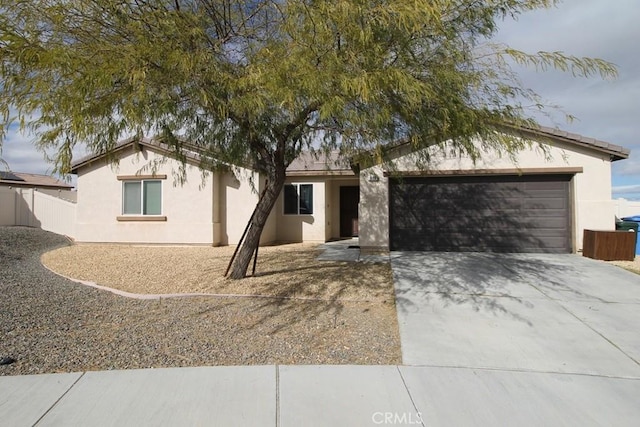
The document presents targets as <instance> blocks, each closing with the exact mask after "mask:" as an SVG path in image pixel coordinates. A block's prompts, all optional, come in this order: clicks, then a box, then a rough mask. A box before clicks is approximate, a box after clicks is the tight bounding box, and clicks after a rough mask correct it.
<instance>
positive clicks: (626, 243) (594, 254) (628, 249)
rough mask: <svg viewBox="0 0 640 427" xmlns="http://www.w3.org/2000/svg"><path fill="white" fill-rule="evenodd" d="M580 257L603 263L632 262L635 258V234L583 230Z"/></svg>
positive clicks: (629, 232) (619, 231)
mask: <svg viewBox="0 0 640 427" xmlns="http://www.w3.org/2000/svg"><path fill="white" fill-rule="evenodd" d="M582 255H584V256H586V257H589V258H593V259H599V260H603V261H633V260H634V259H635V256H636V233H634V232H633V231H622V230H617V231H609V230H584V235H583V239H582Z"/></svg>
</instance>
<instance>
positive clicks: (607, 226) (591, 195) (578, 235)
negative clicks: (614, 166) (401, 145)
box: [360, 144, 615, 250]
mask: <svg viewBox="0 0 640 427" xmlns="http://www.w3.org/2000/svg"><path fill="white" fill-rule="evenodd" d="M513 168H519V169H523V170H526V169H539V168H582V172H581V173H577V174H576V175H575V176H574V179H573V181H572V193H573V200H572V202H573V204H574V205H573V206H572V212H573V224H574V230H573V235H574V242H575V244H574V246H575V249H578V250H579V249H581V248H582V233H583V230H584V229H599V230H612V229H614V228H615V224H614V204H613V202H612V200H611V162H610V161H609V156H608V155H607V154H601V153H598V152H595V151H593V150H589V149H583V148H580V147H577V146H573V145H571V146H569V145H564V144H556V145H554V146H549V147H548V152H547V153H544V152H543V151H542V150H540V148H539V147H536V146H534V147H532V148H530V149H526V150H523V151H521V152H520V153H518V155H517V156H516V160H515V161H513V160H512V159H510V158H509V157H508V156H500V155H498V154H497V153H495V152H488V153H485V154H484V156H483V157H482V159H481V160H478V161H477V162H476V163H475V164H474V163H473V161H472V160H471V159H470V158H466V157H458V158H450V157H449V158H447V157H445V156H444V155H443V154H442V153H441V152H439V151H436V150H434V151H433V154H432V157H431V162H430V164H429V170H431V171H453V170H457V171H460V170H464V171H467V170H474V169H481V170H486V169H513ZM392 170H395V171H398V172H406V171H413V170H415V158H413V156H412V155H408V156H404V157H400V158H398V159H396V160H395V161H394V167H393V168H392ZM373 176H375V177H376V178H372V177H373ZM388 192H389V183H388V178H387V177H386V176H384V169H383V167H382V166H374V167H372V168H369V169H366V170H364V171H362V172H361V174H360V244H361V246H364V247H388V245H389V223H388V217H389V193H388Z"/></svg>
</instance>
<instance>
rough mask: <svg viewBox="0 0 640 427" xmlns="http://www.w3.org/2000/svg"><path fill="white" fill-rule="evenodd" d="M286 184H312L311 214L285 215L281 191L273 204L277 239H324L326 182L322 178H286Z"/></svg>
mask: <svg viewBox="0 0 640 427" xmlns="http://www.w3.org/2000/svg"><path fill="white" fill-rule="evenodd" d="M286 183H287V184H312V185H313V214H312V215H285V214H284V196H283V194H282V193H281V194H280V197H278V200H277V201H276V205H275V206H274V208H273V209H274V214H275V217H276V223H277V224H276V230H277V240H278V241H281V242H325V241H326V224H327V221H326V215H325V206H326V204H327V203H326V185H327V184H326V182H325V180H324V179H322V178H315V177H314V178H307V177H299V178H288V179H287V181H286Z"/></svg>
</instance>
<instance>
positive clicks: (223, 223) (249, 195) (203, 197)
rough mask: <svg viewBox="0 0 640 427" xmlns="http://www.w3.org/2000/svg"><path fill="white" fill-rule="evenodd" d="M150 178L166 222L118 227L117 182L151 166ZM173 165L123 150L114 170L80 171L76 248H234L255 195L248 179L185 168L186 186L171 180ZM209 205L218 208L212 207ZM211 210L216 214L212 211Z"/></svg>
mask: <svg viewBox="0 0 640 427" xmlns="http://www.w3.org/2000/svg"><path fill="white" fill-rule="evenodd" d="M163 159H164V160H165V161H164V162H163V163H159V164H158V167H157V170H156V171H155V173H156V174H157V175H163V174H165V175H167V179H164V180H162V215H164V216H166V217H167V220H166V222H164V221H162V222H153V221H152V222H138V221H131V222H130V221H118V220H117V217H118V216H120V215H121V214H122V181H119V180H118V179H117V177H118V175H136V174H142V175H148V174H150V173H151V171H150V170H142V168H143V167H144V166H145V165H150V164H152V163H153V162H154V161H160V160H163ZM178 169H179V163H178V162H177V161H175V160H172V159H166V158H165V157H163V156H162V155H161V154H157V153H155V152H154V151H151V150H149V149H147V148H145V149H143V151H142V152H141V153H134V152H133V151H132V150H129V151H127V152H125V153H124V154H123V156H122V157H121V159H120V162H119V164H118V165H117V166H110V165H107V164H105V162H104V161H96V162H95V163H93V164H91V165H88V166H85V167H83V168H82V170H81V171H80V173H79V175H78V208H77V227H76V240H77V241H79V242H114V243H116V242H117V243H150V244H151V243H152V244H207V245H210V244H215V245H218V244H223V245H226V244H236V243H237V242H238V240H239V239H240V236H241V234H242V231H243V230H244V227H245V225H246V222H247V221H248V219H249V217H250V215H251V212H252V211H253V207H254V206H255V203H256V200H257V195H256V193H255V192H254V191H253V190H252V188H251V186H250V185H249V182H248V178H249V177H250V175H249V173H248V172H247V171H246V170H244V169H240V168H238V169H235V170H234V172H236V173H237V176H238V177H239V179H238V178H235V177H234V175H233V174H232V173H216V174H211V173H210V174H208V175H206V176H205V177H203V176H202V173H201V171H200V169H199V168H197V167H195V166H191V165H188V166H187V174H186V178H187V181H186V182H185V183H184V185H180V184H179V183H178V182H177V181H175V180H174V173H175V172H177V171H178ZM214 200H216V203H217V204H218V205H215V204H214ZM214 206H215V207H216V208H217V209H218V210H217V212H216V211H214Z"/></svg>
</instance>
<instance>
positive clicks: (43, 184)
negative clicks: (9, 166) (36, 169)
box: [0, 171, 76, 202]
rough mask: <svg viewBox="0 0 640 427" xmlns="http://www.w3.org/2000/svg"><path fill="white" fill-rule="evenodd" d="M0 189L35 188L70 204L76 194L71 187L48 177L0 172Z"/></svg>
mask: <svg viewBox="0 0 640 427" xmlns="http://www.w3.org/2000/svg"><path fill="white" fill-rule="evenodd" d="M0 187H5V188H6V187H11V188H21V189H25V188H35V189H37V191H40V192H42V193H45V194H48V195H50V196H55V197H60V198H62V199H65V200H69V201H72V202H74V201H75V200H76V192H75V191H73V185H70V184H67V183H66V182H63V181H60V180H59V179H56V178H54V177H52V176H49V175H39V174H35V173H23V172H7V171H0Z"/></svg>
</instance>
